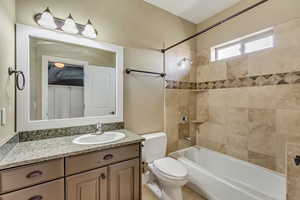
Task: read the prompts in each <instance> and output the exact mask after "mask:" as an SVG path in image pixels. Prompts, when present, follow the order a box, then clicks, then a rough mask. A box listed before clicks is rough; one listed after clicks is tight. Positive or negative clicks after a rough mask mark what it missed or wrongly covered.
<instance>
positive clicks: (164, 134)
mask: <svg viewBox="0 0 300 200" xmlns="http://www.w3.org/2000/svg"><path fill="white" fill-rule="evenodd" d="M142 137H143V138H145V139H150V138H155V137H167V134H166V133H164V132H158V133H149V134H145V135H142Z"/></svg>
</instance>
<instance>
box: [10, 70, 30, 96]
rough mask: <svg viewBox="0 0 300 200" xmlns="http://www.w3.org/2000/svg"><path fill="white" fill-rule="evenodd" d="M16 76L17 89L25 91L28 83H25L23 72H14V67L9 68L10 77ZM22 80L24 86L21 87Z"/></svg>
mask: <svg viewBox="0 0 300 200" xmlns="http://www.w3.org/2000/svg"><path fill="white" fill-rule="evenodd" d="M13 74H15V77H16V78H15V83H16V88H17V89H18V90H20V91H22V90H24V89H25V84H26V81H25V75H24V73H23V72H22V71H17V70H14V69H13V68H12V67H9V68H8V75H9V76H11V75H13ZM20 78H21V80H22V85H20V81H19V80H20Z"/></svg>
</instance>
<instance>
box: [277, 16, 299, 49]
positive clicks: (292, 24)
mask: <svg viewBox="0 0 300 200" xmlns="http://www.w3.org/2000/svg"><path fill="white" fill-rule="evenodd" d="M274 33H275V44H276V46H278V47H280V48H285V47H291V46H299V45H300V40H299V35H300V19H299V18H296V19H294V20H290V21H288V22H286V23H283V24H280V25H278V26H275V28H274Z"/></svg>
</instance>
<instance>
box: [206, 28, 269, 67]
mask: <svg viewBox="0 0 300 200" xmlns="http://www.w3.org/2000/svg"><path fill="white" fill-rule="evenodd" d="M270 36H273V39H274V28H268V29H265V30H262V31H259V32H256V33H253V34H250V35H247V36H245V37H242V38H238V39H236V40H232V41H230V42H226V43H223V44H221V45H217V46H215V47H212V51H211V54H212V56H211V61H213V62H214V61H220V60H225V59H230V58H234V57H236V56H232V57H228V58H222V59H219V58H218V57H219V56H218V52H219V51H220V50H222V49H226V48H228V47H230V46H234V45H237V44H240V45H241V48H240V55H237V56H242V55H246V54H249V53H254V52H258V51H261V50H265V49H270V48H273V47H274V46H275V44H274V40H273V46H272V47H268V48H264V49H261V50H257V51H252V52H249V53H246V52H245V44H247V43H249V42H254V41H256V40H260V39H263V38H267V37H270Z"/></svg>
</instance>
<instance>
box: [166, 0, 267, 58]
mask: <svg viewBox="0 0 300 200" xmlns="http://www.w3.org/2000/svg"><path fill="white" fill-rule="evenodd" d="M268 1H269V0H262V1H260V2H258V3H256V4H254V5H252V6H250V7H248V8H245V9H244V10H242V11H240V12H238V13H236V14H234V15H231V16H230V17H227V18H225V19H223V20H221V21H219V22H217V23H215V24H213V25H211V26H209V27H208V28H206V29H204V30H202V31H200V32H198V33H196V34H194V35H192V36H190V37H188V38H186V39H184V40H181V41H180V42H177V43H176V44H174V45H172V46H169V47H168V48H165V49H161V52H162V53H165V52H166V51H168V50H170V49H172V48H174V47H176V46H178V45H180V44H182V43H184V42H186V41H188V40H191V39H193V38H195V37H197V36H199V35H202V34H203V33H206V32H207V31H209V30H211V29H213V28H215V27H217V26H220V25H221V24H223V23H225V22H227V21H229V20H231V19H233V18H235V17H238V16H240V15H241V14H243V13H245V12H247V11H249V10H252V9H253V8H256V7H257V6H259V5H261V4H263V3H266V2H268Z"/></svg>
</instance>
